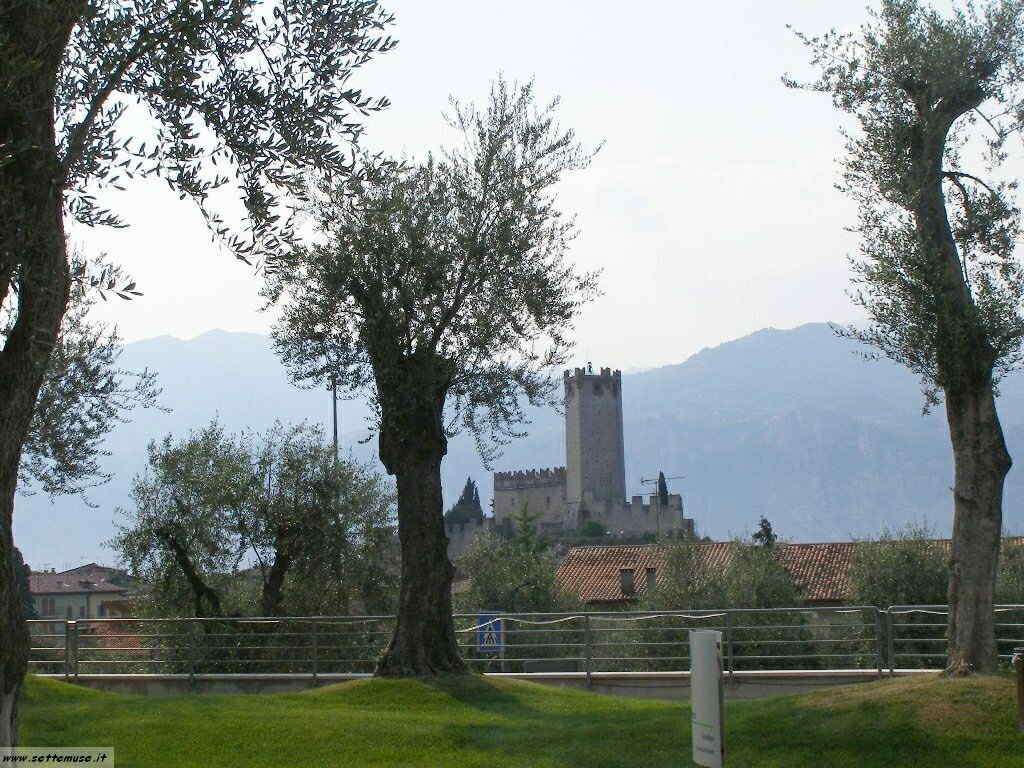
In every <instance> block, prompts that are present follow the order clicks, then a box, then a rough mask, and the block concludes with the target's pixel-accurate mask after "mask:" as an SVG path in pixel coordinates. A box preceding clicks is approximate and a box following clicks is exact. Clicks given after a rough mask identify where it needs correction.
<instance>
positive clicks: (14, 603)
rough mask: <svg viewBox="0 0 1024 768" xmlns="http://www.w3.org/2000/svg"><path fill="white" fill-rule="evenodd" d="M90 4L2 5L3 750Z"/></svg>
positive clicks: (64, 288)
mask: <svg viewBox="0 0 1024 768" xmlns="http://www.w3.org/2000/svg"><path fill="white" fill-rule="evenodd" d="M84 6H85V1H84V0H55V1H54V2H51V3H10V2H6V0H0V25H2V28H0V72H2V73H3V77H2V78H0V146H2V147H4V150H5V154H7V153H10V155H9V156H8V157H5V159H4V162H3V163H0V302H2V303H4V304H5V305H7V306H10V302H11V301H12V298H13V288H14V286H17V307H18V310H17V319H16V320H15V323H14V326H13V327H12V329H11V332H10V333H9V334H8V336H7V341H6V343H5V345H4V348H3V351H2V352H0V747H5V746H11V745H13V744H14V743H15V742H16V740H17V696H18V692H19V690H20V688H21V683H22V680H23V679H24V676H25V672H26V670H27V667H28V647H29V636H28V627H27V625H26V624H25V619H24V616H23V610H22V605H21V597H20V595H19V594H18V588H17V582H16V574H15V573H14V560H13V550H14V539H13V534H12V523H13V517H14V492H15V490H16V488H17V484H18V465H19V463H20V461H21V450H22V446H23V444H24V442H25V439H26V436H27V435H28V430H29V426H30V425H31V423H32V413H33V410H34V408H35V402H36V398H37V396H38V394H39V388H40V386H41V385H42V382H43V376H44V374H45V372H46V365H47V362H48V361H49V358H50V352H51V351H52V349H53V346H54V344H55V343H56V340H57V333H58V330H59V329H60V323H61V319H62V318H63V316H64V310H65V308H66V306H67V300H68V288H69V284H70V276H69V273H68V261H67V252H66V245H65V239H64V219H63V183H64V182H63V177H62V170H61V168H60V163H59V160H58V157H57V147H56V132H55V129H54V89H55V84H56V80H57V71H58V68H59V66H60V62H61V58H62V55H63V51H64V48H65V46H66V45H67V41H68V38H69V36H70V34H71V30H72V28H73V26H74V23H75V21H76V20H77V19H78V17H79V16H80V14H81V12H82V9H83V8H84Z"/></svg>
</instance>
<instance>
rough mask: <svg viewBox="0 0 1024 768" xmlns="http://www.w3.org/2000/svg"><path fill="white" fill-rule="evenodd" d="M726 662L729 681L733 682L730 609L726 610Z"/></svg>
mask: <svg viewBox="0 0 1024 768" xmlns="http://www.w3.org/2000/svg"><path fill="white" fill-rule="evenodd" d="M691 661H692V657H691ZM725 664H726V669H728V670H729V682H730V683H731V682H732V681H733V661H732V612H731V611H729V610H726V612H725Z"/></svg>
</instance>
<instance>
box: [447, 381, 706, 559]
mask: <svg viewBox="0 0 1024 768" xmlns="http://www.w3.org/2000/svg"><path fill="white" fill-rule="evenodd" d="M562 381H563V386H564V391H565V392H564V394H565V466H564V467H550V468H544V469H520V470H514V471H511V472H495V473H494V495H493V501H492V505H493V508H494V516H493V517H492V518H484V520H482V521H480V522H470V523H464V524H453V525H447V526H446V527H445V532H446V533H447V535H448V542H449V543H448V554H449V557H452V558H455V557H457V556H458V555H459V554H461V553H462V552H464V551H465V550H466V549H467V548H468V547H469V546H470V545H471V544H472V543H473V540H474V539H475V538H476V537H477V536H478V535H479V534H480V533H481V532H484V531H489V530H495V529H497V530H510V529H511V527H512V526H513V525H514V519H515V518H516V517H517V516H519V515H520V514H521V513H522V512H523V510H524V509H525V510H527V511H528V513H529V514H530V515H533V516H536V517H537V525H538V526H539V528H540V530H541V532H543V533H545V534H546V535H548V536H551V537H552V538H557V537H559V536H560V535H571V534H573V533H574V532H575V531H576V530H577V529H579V528H580V526H582V525H584V524H585V523H587V522H588V521H594V522H596V523H599V524H600V525H601V526H603V527H604V528H605V529H606V530H607V531H608V533H609V534H610V535H611V536H613V537H618V538H626V537H637V536H643V535H647V534H653V535H655V536H658V535H666V536H689V537H692V536H693V535H694V528H693V520H692V519H689V518H687V517H686V516H685V515H684V513H683V499H682V496H680V495H679V494H678V493H671V494H667V496H665V497H663V498H659V496H658V494H657V493H653V494H650V495H649V496H648V497H646V499H645V497H644V496H633V497H632V498H630V499H627V498H626V449H625V439H624V435H623V429H622V373H621V371H612V369H611V368H602V369H600V371H599V372H598V373H594V372H593V370H592V369H591V368H590V367H589V366H588V367H587V369H586V370H584V369H583V368H576V369H575V370H573V371H565V373H564V374H563V376H562Z"/></svg>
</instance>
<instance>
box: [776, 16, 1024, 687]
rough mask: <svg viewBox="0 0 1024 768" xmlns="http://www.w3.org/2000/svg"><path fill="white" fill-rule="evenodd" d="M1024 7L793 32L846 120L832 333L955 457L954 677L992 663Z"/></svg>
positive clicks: (1014, 360) (1012, 353)
mask: <svg viewBox="0 0 1024 768" xmlns="http://www.w3.org/2000/svg"><path fill="white" fill-rule="evenodd" d="M1022 9H1024V3H1021V2H1020V1H1019V0H993V2H988V3H985V4H984V5H983V6H981V7H980V8H979V7H975V4H973V3H971V2H966V3H961V4H958V5H957V6H955V7H954V9H953V11H952V13H951V15H948V16H943V15H942V14H940V13H939V12H937V11H936V10H934V9H932V8H929V7H928V6H927V5H925V4H923V3H921V2H919V1H918V0H883V2H882V4H881V8H880V9H879V10H878V11H877V12H871V16H870V19H869V21H868V22H866V23H865V24H864V25H863V26H862V27H861V28H860V30H859V31H858V32H855V33H849V34H840V33H837V32H835V31H832V32H829V33H827V34H824V35H822V36H820V37H809V36H806V35H802V34H801V35H799V37H800V39H801V40H802V41H803V42H804V44H805V45H806V46H807V47H808V48H809V49H810V51H811V52H812V61H813V64H814V65H815V66H816V67H817V68H819V69H820V72H821V76H820V78H819V79H818V80H817V81H815V82H813V83H810V84H805V85H803V86H800V87H806V88H810V89H812V90H817V91H820V92H824V93H828V94H830V95H831V96H832V100H833V103H834V104H835V106H836V107H837V108H838V109H839V110H842V111H844V112H847V113H849V114H850V115H852V116H853V117H854V119H855V122H856V125H857V130H855V131H852V132H849V133H848V134H847V135H846V139H847V142H846V156H845V158H844V161H843V167H844V174H843V180H842V182H841V184H840V189H842V190H843V191H844V192H846V194H848V195H849V196H850V197H851V198H852V199H853V200H855V201H856V203H857V205H858V209H859V218H858V223H857V226H856V227H855V230H856V231H857V232H858V233H859V235H860V257H859V258H855V259H853V260H852V265H853V269H854V274H855V278H854V284H855V286H856V289H855V291H854V292H853V293H852V297H853V299H854V301H855V303H856V304H858V305H859V306H861V307H862V308H864V310H865V311H866V312H867V316H868V318H869V324H868V325H867V326H866V327H862V328H848V329H846V330H845V331H843V334H844V335H846V336H848V337H851V338H854V339H857V340H859V341H862V342H865V343H867V344H869V345H872V346H874V347H875V348H876V349H877V350H878V353H879V354H881V355H884V356H886V357H889V358H891V359H892V360H895V361H896V362H899V363H901V364H903V365H905V366H906V367H908V368H909V369H910V370H912V371H914V372H915V373H917V374H918V375H919V376H920V377H921V379H922V382H923V387H924V391H925V396H926V408H927V407H928V406H929V405H934V404H938V403H939V402H940V401H943V400H944V402H945V411H946V418H947V421H948V423H949V436H950V441H951V443H952V448H953V459H954V466H955V476H954V483H953V510H954V514H953V542H952V551H951V567H950V576H949V586H948V599H949V605H950V612H949V633H948V644H949V646H948V664H947V671H948V672H949V673H951V674H966V673H969V672H970V671H972V670H978V671H990V670H992V669H993V668H994V666H995V663H996V653H995V635H994V628H993V614H992V602H993V588H994V585H995V580H996V572H997V568H998V560H999V543H1000V531H1001V526H1002V501H1003V483H1004V480H1005V478H1006V474H1007V472H1008V471H1009V469H1010V466H1011V459H1010V455H1009V453H1008V452H1007V449H1006V443H1005V441H1004V439H1003V430H1002V427H1001V425H1000V422H999V416H998V413H997V411H996V400H995V399H996V394H997V391H996V386H997V383H998V381H999V379H1000V377H1001V376H1003V375H1005V374H1006V373H1007V372H1009V371H1010V370H1012V369H1013V368H1015V367H1016V366H1017V364H1018V363H1019V361H1020V353H1021V340H1022V338H1024V318H1022V316H1021V312H1020V308H1021V299H1022V297H1024V279H1022V274H1021V269H1020V264H1019V263H1018V261H1017V260H1016V259H1015V257H1014V248H1015V245H1016V241H1017V238H1018V236H1019V226H1020V224H1019V210H1018V208H1017V207H1016V204H1015V202H1014V190H1015V187H1016V184H1015V183H1014V182H1012V181H1008V180H1007V179H1006V178H1004V177H1001V175H1000V173H999V166H1000V165H1001V163H1002V162H1003V161H1004V160H1005V159H1006V156H1007V150H1006V140H1007V138H1008V137H1010V136H1011V135H1013V134H1015V133H1017V132H1018V131H1019V129H1020V127H1021V123H1022V119H1024V104H1022V102H1021V93H1022V86H1024V77H1022V75H1024V57H1022V53H1024V24H1022ZM789 84H790V85H793V86H798V85H799V84H797V83H795V82H793V81H792V80H790V81H789ZM974 166H979V168H977V169H976V168H975V167H974Z"/></svg>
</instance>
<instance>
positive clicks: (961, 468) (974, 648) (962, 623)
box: [946, 384, 1012, 675]
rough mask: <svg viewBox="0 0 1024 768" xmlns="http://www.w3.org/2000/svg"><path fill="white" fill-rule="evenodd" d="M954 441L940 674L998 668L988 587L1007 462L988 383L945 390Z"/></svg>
mask: <svg viewBox="0 0 1024 768" xmlns="http://www.w3.org/2000/svg"><path fill="white" fill-rule="evenodd" d="M946 418H947V420H948V421H949V435H950V439H951V441H952V443H953V462H954V467H955V485H954V486H953V509H954V512H953V541H952V544H951V552H950V574H949V650H948V654H949V656H948V660H947V666H946V673H947V674H952V675H964V674H970V673H971V672H993V671H995V667H996V661H997V659H996V642H995V626H994V618H993V612H992V603H993V590H994V587H995V580H996V571H997V568H998V563H999V545H1000V537H1001V535H1002V524H1003V482H1004V480H1005V478H1006V473H1007V472H1009V471H1010V466H1011V464H1012V460H1011V459H1010V454H1009V452H1008V451H1007V450H1006V442H1005V441H1004V439H1003V429H1002V427H1001V426H1000V424H999V415H998V414H997V413H996V404H995V398H994V396H993V393H992V386H991V384H988V385H987V386H984V387H981V388H978V389H975V390H973V391H969V392H964V393H957V394H950V393H948V392H947V393H946Z"/></svg>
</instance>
